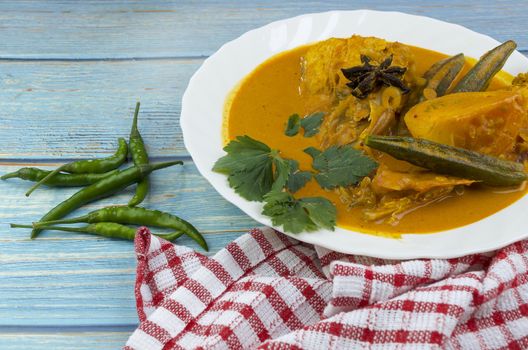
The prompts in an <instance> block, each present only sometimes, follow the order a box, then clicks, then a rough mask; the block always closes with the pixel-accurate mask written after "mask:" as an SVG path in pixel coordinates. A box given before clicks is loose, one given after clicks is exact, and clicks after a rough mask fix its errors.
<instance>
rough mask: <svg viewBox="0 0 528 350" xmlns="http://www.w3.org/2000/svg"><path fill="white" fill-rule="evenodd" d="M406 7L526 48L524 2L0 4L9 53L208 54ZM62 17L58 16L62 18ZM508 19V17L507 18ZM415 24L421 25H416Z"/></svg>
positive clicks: (0, 53) (4, 50) (3, 53)
mask: <svg viewBox="0 0 528 350" xmlns="http://www.w3.org/2000/svg"><path fill="white" fill-rule="evenodd" d="M364 7H368V8H370V9H373V10H386V11H403V12H407V13H412V14H418V15H425V16H430V17H434V18H438V19H441V20H445V21H449V22H453V23H458V24H461V25H464V26H466V27H468V28H470V29H473V30H476V31H479V32H482V33H484V34H488V35H491V36H492V37H494V38H496V39H497V40H501V41H504V40H507V39H511V38H514V39H515V40H517V42H518V43H519V46H520V47H521V48H523V49H526V48H528V31H527V30H526V29H527V27H526V21H527V14H526V11H522V10H519V9H522V6H520V3H515V4H513V3H505V2H501V1H479V0H451V1H445V0H431V1H427V2H426V3H425V2H420V3H416V2H412V1H408V0H394V1H390V2H387V1H383V0H371V1H369V2H368V4H366V3H361V2H355V3H351V2H346V1H338V0H329V1H324V2H322V1H304V2H302V3H299V2H297V1H293V0H290V1H283V0H281V1H278V0H274V1H268V2H255V1H243V0H239V1H230V2H225V1H218V0H209V1H200V2H199V3H197V2H195V1H192V0H186V1H148V2H141V1H118V0H114V1H97V0H90V1H83V2H64V1H46V2H42V1H37V0H27V1H16V2H2V3H0V21H1V22H2V28H1V29H0V30H1V31H0V33H1V34H2V38H3V41H2V47H1V48H0V57H4V58H81V59H94V58H95V59H101V58H131V57H136V58H138V57H139V58H140V57H175V56H177V57H181V56H207V55H210V54H211V53H212V52H214V51H215V50H216V49H218V47H220V45H222V44H223V43H224V42H226V41H228V40H232V39H234V38H236V37H237V36H239V35H241V34H242V33H244V32H245V31H247V30H249V29H253V28H256V27H259V26H262V25H264V24H266V23H269V22H271V21H275V20H278V19H282V18H287V17H291V16H296V15H300V14H303V13H310V12H320V11H328V10H354V9H360V8H364ZM59 18H60V20H58V19H59ZM505 19H507V21H505ZM417 30H418V29H417Z"/></svg>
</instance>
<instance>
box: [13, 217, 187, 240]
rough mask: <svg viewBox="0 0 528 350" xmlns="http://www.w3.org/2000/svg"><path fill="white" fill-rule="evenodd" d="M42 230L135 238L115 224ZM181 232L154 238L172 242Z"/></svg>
mask: <svg viewBox="0 0 528 350" xmlns="http://www.w3.org/2000/svg"><path fill="white" fill-rule="evenodd" d="M11 227H12V228H33V226H31V225H18V224H11ZM42 229H44V230H55V231H67V232H78V233H88V234H92V235H98V236H103V237H108V238H120V239H127V240H129V241H133V240H134V238H135V237H136V231H137V230H136V229H135V228H131V227H127V226H124V225H121V224H116V223H115V222H98V223H95V224H90V225H87V226H84V227H63V226H42ZM182 234H183V232H171V233H168V234H156V236H158V237H161V238H164V239H166V240H167V241H173V240H175V239H176V238H178V237H180V236H181V235H182Z"/></svg>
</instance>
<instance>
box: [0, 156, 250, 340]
mask: <svg viewBox="0 0 528 350" xmlns="http://www.w3.org/2000/svg"><path fill="white" fill-rule="evenodd" d="M19 166H20V164H10V165H2V166H0V173H1V174H3V173H5V172H10V171H13V170H16V169H17V168H18V167H19ZM151 179H152V193H151V195H150V196H149V197H148V198H147V200H146V201H145V203H144V206H145V207H148V208H153V209H160V210H164V211H168V212H171V213H174V214H177V215H180V216H181V217H183V218H185V219H187V220H189V221H190V222H192V223H193V224H194V225H196V227H197V228H198V229H199V230H201V231H202V232H204V233H205V234H206V239H207V242H208V243H209V246H210V248H211V249H210V252H209V253H208V254H209V255H211V254H214V253H215V252H217V251H218V250H220V249H221V248H223V247H224V246H225V245H226V244H227V243H229V242H231V241H232V240H234V239H235V238H236V237H238V236H240V235H241V234H243V233H244V232H246V231H247V230H248V229H250V228H252V227H255V226H258V225H259V224H258V223H256V222H254V221H253V220H251V219H250V218H249V217H248V216H246V215H244V214H243V213H242V212H241V211H240V210H239V209H237V208H236V207H234V206H233V205H231V204H230V203H228V202H226V201H225V200H224V199H222V198H221V197H220V195H219V194H217V193H216V191H214V190H213V189H212V188H211V186H210V185H209V184H208V183H207V182H206V180H205V179H204V178H202V177H201V176H200V175H199V174H198V172H197V170H196V168H195V167H194V165H193V164H192V163H191V162H187V163H186V164H185V166H184V167H173V168H169V169H165V170H161V171H159V172H157V173H154V174H153V175H152V176H151ZM28 185H29V182H22V181H21V180H8V181H0V193H2V196H0V222H1V224H0V241H1V243H0V244H1V245H2V251H1V252H0V265H1V266H2V269H0V281H1V282H0V284H1V285H2V288H0V300H2V301H1V302H0V330H1V326H7V325H25V326H28V325H33V326H35V325H46V326H61V327H62V326H68V325H85V326H89V325H129V326H133V325H135V324H136V322H137V318H136V311H135V302H134V295H133V288H134V287H133V283H134V278H135V266H136V261H135V255H134V248H133V244H132V242H128V241H120V240H111V239H105V238H101V237H97V236H89V235H86V236H85V235H77V234H68V233H61V232H51V231H47V232H44V233H42V235H41V236H40V237H39V238H38V239H37V240H33V241H32V240H29V239H28V234H29V231H28V230H25V229H18V230H15V229H11V228H9V226H8V223H10V222H18V223H28V222H31V221H34V220H38V219H39V218H40V216H42V215H43V214H44V213H45V212H46V211H47V210H49V209H50V208H51V207H53V206H54V205H55V204H56V203H59V202H60V201H62V200H64V199H65V198H67V197H68V196H69V195H70V194H71V193H73V192H74V191H75V189H53V190H50V189H47V188H42V189H41V190H38V191H36V192H35V193H34V194H33V195H32V196H31V197H29V198H26V197H24V192H25V190H26V189H27V188H28ZM132 191H133V189H132V188H130V189H129V190H128V191H125V192H123V193H121V194H119V195H116V196H112V197H111V198H108V199H106V200H103V201H101V202H97V203H94V204H92V205H87V206H86V207H84V208H82V209H80V210H78V211H77V212H75V213H74V215H79V214H82V213H85V212H87V211H89V210H93V209H96V208H98V207H101V206H103V205H110V204H124V203H126V202H127V201H128V199H129V198H130V196H131V195H132ZM178 243H179V244H182V245H188V246H191V247H194V248H197V245H196V244H195V243H194V242H192V241H191V240H190V239H188V238H187V237H182V238H181V239H180V240H179V241H178ZM197 249H199V248H197Z"/></svg>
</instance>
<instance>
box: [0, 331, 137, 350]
mask: <svg viewBox="0 0 528 350" xmlns="http://www.w3.org/2000/svg"><path fill="white" fill-rule="evenodd" d="M131 331H132V330H131V329H130V330H125V331H115V332H112V331H97V332H94V331H88V332H83V331H76V332H62V333H55V332H51V333H46V332H42V331H35V330H33V329H29V330H20V331H18V332H14V333H10V332H1V333H0V344H1V345H2V350H15V349H22V348H23V349H24V350H37V349H39V350H40V349H53V350H92V349H93V350H103V349H104V350H109V349H121V348H122V347H123V344H124V343H125V342H126V340H127V339H128V336H129V335H130V332H131ZM21 345H22V346H21Z"/></svg>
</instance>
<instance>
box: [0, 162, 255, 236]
mask: <svg viewBox="0 0 528 350" xmlns="http://www.w3.org/2000/svg"><path fill="white" fill-rule="evenodd" d="M35 165H36V166H39V167H40V165H38V164H35ZM19 167H20V164H9V165H0V173H1V174H3V173H7V172H10V171H14V170H16V169H17V168H19ZM42 168H44V169H46V168H49V167H47V166H42ZM151 181H152V186H151V192H150V194H149V196H148V197H147V198H146V199H145V201H144V202H143V203H142V204H141V205H142V206H144V207H147V208H153V209H159V210H163V211H167V212H171V213H174V214H176V215H180V216H181V217H182V218H184V219H186V220H188V221H190V222H192V223H193V224H194V225H195V226H196V227H197V228H198V229H199V230H200V231H203V232H206V233H211V234H212V235H213V234H215V233H222V232H233V231H237V232H239V231H240V232H242V231H245V230H247V229H248V228H251V227H254V226H255V225H257V223H256V222H255V221H253V220H251V219H250V218H249V217H248V216H247V215H245V214H244V213H242V211H240V210H239V209H238V208H236V207H235V206H234V205H232V204H230V203H228V202H227V201H226V200H224V199H223V198H222V197H221V196H220V195H219V194H218V193H217V192H216V191H215V190H214V189H213V188H212V187H211V185H210V184H209V183H208V182H207V181H206V180H205V179H204V178H203V177H202V176H201V175H200V174H199V173H198V171H197V170H196V168H195V166H194V164H193V163H192V162H186V163H185V165H184V166H183V167H182V166H175V167H171V168H167V169H163V170H160V171H158V172H155V173H153V174H152V175H151ZM30 184H31V183H30V182H27V181H22V180H18V179H9V180H5V181H0V193H2V196H0V223H2V226H0V229H1V230H2V231H3V232H1V233H0V241H3V242H8V241H20V240H25V239H26V238H27V236H26V235H25V233H27V232H26V231H25V230H23V229H22V230H13V229H8V227H7V224H8V223H11V222H17V223H24V222H25V223H31V222H32V221H37V220H38V219H39V218H40V217H41V216H42V215H44V214H45V213H46V212H47V211H48V210H50V209H51V208H53V207H54V206H55V205H56V204H58V203H60V202H61V201H63V200H64V199H66V198H68V197H69V196H70V195H71V194H73V193H75V192H76V191H77V190H78V189H73V188H54V189H49V188H46V187H42V188H41V189H39V190H37V191H35V192H34V193H33V194H32V195H31V196H30V197H25V196H24V193H25V192H26V190H27V189H28V187H29V185H30ZM133 192H134V188H133V187H129V188H128V189H127V190H125V191H123V192H121V193H119V194H117V195H114V196H112V197H110V198H107V199H104V200H101V201H98V202H95V203H92V204H88V205H86V206H84V207H82V208H81V209H79V210H77V211H75V213H73V214H72V215H75V216H77V215H81V214H83V213H86V212H87V211H91V210H95V209H97V208H99V207H102V206H107V205H119V204H120V205H122V204H126V203H127V202H128V200H129V199H130V197H131V196H132V194H133ZM70 236H71V235H68V234H64V233H60V234H59V233H52V232H45V233H43V234H42V236H41V237H46V238H57V237H60V238H64V237H70ZM213 236H214V235H213ZM77 239H81V240H93V238H92V237H91V236H81V237H76V240H77ZM37 242H38V241H37ZM37 246H38V245H37Z"/></svg>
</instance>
